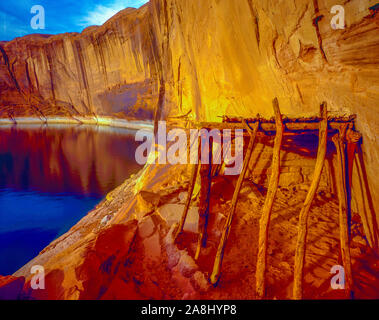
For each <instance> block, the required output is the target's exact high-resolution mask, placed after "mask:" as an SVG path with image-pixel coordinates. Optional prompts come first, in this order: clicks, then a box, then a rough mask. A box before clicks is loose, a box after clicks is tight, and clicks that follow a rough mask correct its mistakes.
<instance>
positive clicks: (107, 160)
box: [0, 125, 139, 196]
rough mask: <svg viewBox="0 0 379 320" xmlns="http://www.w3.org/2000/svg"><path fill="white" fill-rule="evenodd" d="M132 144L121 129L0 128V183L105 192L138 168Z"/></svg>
mask: <svg viewBox="0 0 379 320" xmlns="http://www.w3.org/2000/svg"><path fill="white" fill-rule="evenodd" d="M136 147H137V144H136V142H134V132H133V131H129V130H125V129H113V128H107V127H94V126H92V127H91V126H40V125H38V126H37V125H28V126H26V125H23V126H12V127H11V126H7V127H0V188H3V187H6V188H12V189H15V190H37V191H40V192H52V193H65V192H69V193H75V194H76V193H77V194H80V195H92V196H103V195H104V194H106V193H107V192H109V191H110V190H112V189H113V188H115V187H116V186H118V185H120V184H121V183H122V182H123V181H124V180H125V179H126V178H128V177H129V176H130V175H131V174H132V173H135V172H136V171H138V168H139V165H138V164H137V163H136V162H135V159H134V155H135V149H136Z"/></svg>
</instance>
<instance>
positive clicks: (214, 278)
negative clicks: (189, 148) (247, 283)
mask: <svg viewBox="0 0 379 320" xmlns="http://www.w3.org/2000/svg"><path fill="white" fill-rule="evenodd" d="M245 127H246V129H247V131H248V132H249V134H250V141H249V146H248V147H247V151H246V155H245V159H244V163H243V168H242V172H241V174H240V176H239V177H238V181H237V185H236V188H235V190H234V194H233V198H232V205H231V208H230V211H229V214H228V217H227V220H226V222H225V226H224V230H223V232H222V235H221V239H220V243H219V245H218V248H217V253H216V258H215V261H214V264H213V272H212V275H211V278H210V280H211V283H212V284H216V283H217V282H218V280H219V278H220V274H221V267H222V260H223V257H224V251H225V247H226V242H227V240H228V237H229V233H230V228H231V225H232V221H233V216H234V214H235V211H236V208H237V202H238V196H239V193H240V191H241V187H242V183H243V180H244V178H245V175H246V172H247V169H248V168H249V162H250V159H251V155H252V153H253V149H254V144H255V139H256V136H257V132H258V129H259V122H257V123H255V124H254V125H253V129H252V130H251V129H250V127H249V126H248V125H246V126H245Z"/></svg>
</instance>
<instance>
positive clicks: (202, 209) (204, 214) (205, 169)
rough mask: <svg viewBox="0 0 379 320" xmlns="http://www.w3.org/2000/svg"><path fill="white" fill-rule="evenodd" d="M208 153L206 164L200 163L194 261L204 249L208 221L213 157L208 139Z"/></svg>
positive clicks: (210, 142)
mask: <svg viewBox="0 0 379 320" xmlns="http://www.w3.org/2000/svg"><path fill="white" fill-rule="evenodd" d="M208 141H209V144H208V147H209V152H208V155H207V156H208V164H207V163H201V165H200V179H201V187H200V196H199V201H200V204H199V224H198V230H199V238H198V243H197V249H196V254H195V260H197V259H198V258H199V255H200V250H201V247H205V246H206V243H207V227H208V220H209V202H210V198H211V197H210V193H211V184H212V157H213V139H209V140H208ZM201 145H202V150H204V148H205V147H206V144H203V143H201Z"/></svg>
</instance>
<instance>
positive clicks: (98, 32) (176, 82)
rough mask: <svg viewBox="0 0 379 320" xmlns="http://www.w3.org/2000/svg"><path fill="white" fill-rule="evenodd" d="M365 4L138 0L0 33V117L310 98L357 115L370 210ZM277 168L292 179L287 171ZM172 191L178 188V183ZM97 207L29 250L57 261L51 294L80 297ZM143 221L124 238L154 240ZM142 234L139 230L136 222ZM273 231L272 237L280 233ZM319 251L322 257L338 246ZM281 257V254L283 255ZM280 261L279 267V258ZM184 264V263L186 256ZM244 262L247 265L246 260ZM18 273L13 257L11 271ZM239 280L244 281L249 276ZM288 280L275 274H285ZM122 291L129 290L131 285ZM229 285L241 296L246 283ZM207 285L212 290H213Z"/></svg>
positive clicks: (370, 84)
mask: <svg viewBox="0 0 379 320" xmlns="http://www.w3.org/2000/svg"><path fill="white" fill-rule="evenodd" d="M336 4H341V5H343V6H344V8H345V13H346V28H345V29H344V30H333V29H332V28H331V25H330V21H331V19H332V17H333V14H331V13H330V9H331V7H332V6H334V5H336ZM374 5H375V1H371V0H364V1H358V0H352V1H345V2H344V1H334V0H333V1H331V0H330V1H329V0H313V1H303V0H293V1H279V2H278V1H275V0H267V1H258V0H238V1H236V0H224V1H218V0H207V1H204V0H151V1H150V3H149V4H147V5H145V6H144V7H142V8H141V9H138V10H134V9H126V10H124V11H122V12H120V13H119V14H117V15H116V16H115V17H113V18H112V19H111V20H109V21H108V22H107V23H105V24H104V25H103V26H101V27H91V28H88V29H86V30H84V31H83V33H81V34H64V35H57V36H50V37H46V36H27V37H24V38H19V39H15V40H13V41H11V42H7V43H1V47H0V48H1V54H0V90H1V92H0V108H1V109H0V116H1V117H2V118H15V117H21V116H37V117H41V118H42V119H43V118H45V117H49V116H68V117H79V116H86V117H92V116H111V117H120V118H143V119H146V118H150V119H154V120H159V119H167V118H171V117H180V116H187V117H188V118H189V119H192V120H199V121H201V120H207V121H221V118H220V117H222V116H224V115H229V116H245V117H252V116H255V115H256V114H257V113H259V114H261V115H262V116H264V117H271V116H272V115H273V112H272V106H271V101H272V99H273V97H278V99H279V101H280V106H281V111H282V113H283V114H286V115H289V116H293V117H301V116H306V115H314V114H316V113H317V112H318V110H319V105H320V103H321V102H322V101H326V102H327V103H328V107H329V110H330V111H331V112H338V113H346V114H351V113H355V114H357V116H358V118H357V119H358V120H357V127H358V130H360V131H361V132H362V134H363V157H364V162H365V164H366V170H367V176H368V177H369V181H368V183H369V187H370V192H371V194H370V195H369V200H370V201H371V209H372V210H373V211H375V206H374V204H375V203H376V202H377V201H378V200H379V182H378V180H377V179H376V176H378V174H379V169H378V166H377V165H376V164H377V162H378V160H379V145H378V143H377V141H376V134H377V133H378V131H379V128H378V122H377V119H378V110H379V109H378V107H377V104H378V101H379V73H378V65H379V55H378V52H379V32H378V30H379V28H378V27H379V14H378V13H376V11H375V10H371V11H370V10H369V8H370V7H372V6H374ZM299 161H300V162H301V160H299ZM145 173H146V172H145ZM155 173H156V172H155ZM285 173H286V172H285ZM287 174H288V175H295V176H296V178H298V179H304V177H302V176H298V175H296V173H294V171H289V172H288V173H287ZM311 174H312V173H311V172H310V173H309V175H311ZM145 176H149V177H150V180H149V179H147V180H146V179H145V180H143V179H142V177H139V180H138V181H135V182H134V183H137V185H139V186H141V185H143V187H144V188H145V189H146V190H148V191H149V192H156V193H159V192H157V190H155V191H154V188H151V185H154V183H153V182H154V179H156V178H154V177H155V175H154V172H148V174H146V175H145ZM159 178H162V176H159ZM170 178H171V179H172V180H175V179H174V177H172V176H170ZM152 181H153V182H152ZM175 181H176V182H178V183H179V185H180V184H181V183H182V182H184V181H187V180H186V178H183V177H181V176H180V175H179V176H178V177H177V179H176V180H175ZM155 182H156V181H155ZM298 182H299V183H301V181H298ZM353 184H354V180H353ZM160 187H161V188H163V189H164V188H165V185H163V184H162V183H161V184H160ZM123 188H126V187H125V186H124V187H123ZM133 188H134V187H133ZM140 189H141V188H140ZM123 190H124V189H123ZM175 190H179V191H183V190H180V187H178V186H177V188H176V189H175ZM119 191H120V190H119ZM129 197H130V198H132V195H129ZM283 197H284V198H283V199H285V198H286V196H285V195H283ZM116 198H117V197H116ZM358 198H359V196H358ZM117 199H118V200H117V201H121V199H119V198H117ZM107 201H108V200H107ZM115 201H116V200H115ZM117 201H116V202H117ZM320 201H321V202H320V203H319V204H320V208H322V206H324V205H325V206H329V205H330V206H333V203H330V204H326V203H324V202H322V199H321V200H320ZM258 202H259V199H258ZM174 204H175V203H174ZM113 205H114V206H115V205H116V204H114V203H113ZM135 206H136V201H134V200H130V201H126V202H125V204H123V205H121V204H120V203H118V202H117V210H116V209H115V212H114V213H112V215H113V214H114V217H115V218H114V219H115V220H112V223H111V224H115V223H116V222H117V223H118V222H124V223H126V221H129V222H127V223H129V224H128V228H132V227H131V223H132V222H130V221H132V220H131V219H130V217H129V216H128V214H130V215H132V214H137V213H138V212H135V210H134V208H135ZM106 209H107V210H109V208H108V207H106V206H105V207H100V209H99V210H97V211H95V212H94V213H92V214H91V215H89V216H88V217H86V219H85V220H83V221H82V222H81V223H80V224H79V225H78V226H76V227H75V228H74V229H73V230H71V231H70V233H69V235H68V236H67V237H66V238H65V239H60V240H59V241H57V242H55V243H54V244H52V245H51V246H50V247H49V248H48V249H47V251H46V252H45V254H43V255H42V256H40V257H39V258H38V259H37V262H40V263H46V266H47V267H48V268H49V267H50V268H51V270H53V269H54V268H55V267H56V266H57V265H60V264H63V263H64V264H65V265H67V268H66V269H67V270H68V271H67V273H65V277H64V280H62V281H61V283H62V286H63V288H64V289H63V290H61V291H60V292H59V295H58V296H59V297H64V298H78V297H80V294H81V293H80V292H81V290H82V288H78V289H75V285H74V283H76V281H78V280H79V282H80V283H82V284H83V285H84V282H83V281H82V280H80V279H81V278H80V274H85V272H87V271H85V272H84V271H83V272H84V273H80V274H79V275H78V273H77V272H76V271H75V268H78V266H79V265H81V264H82V262H83V261H82V259H81V258H76V257H80V256H81V255H82V254H83V253H84V251H83V250H84V249H82V246H83V245H84V244H86V245H87V244H90V245H91V246H96V243H95V241H96V238H97V237H98V234H97V231H96V232H95V231H92V230H95V229H94V228H95V227H97V222H96V221H97V220H98V219H100V218H101V219H104V217H105V216H106V214H105V212H106ZM149 210H150V212H144V214H143V215H141V216H140V217H137V218H139V220H138V221H139V224H141V221H140V219H142V218H143V217H144V215H145V214H147V213H150V214H151V212H154V210H155V209H154V208H150V209H149ZM319 210H320V212H319V213H321V212H323V211H322V209H319ZM331 210H332V209H331ZM99 212H101V214H100V213H99ZM94 217H96V219H97V220H96V219H94ZM378 217H379V216H378V214H377V218H378ZM329 218H330V219H333V218H332V217H327V219H329ZM91 219H93V220H91ZM101 219H100V220H101ZM220 219H221V220H222V217H220ZM238 219H239V220H238V221H240V222H241V226H240V229H238V230H240V231H241V232H242V233H243V232H244V230H245V232H251V230H252V229H249V228H248V227H246V228H247V229H245V226H244V222H243V220H244V216H243V215H242V216H240V218H238ZM277 219H282V218H279V217H277ZM315 219H318V218H316V217H315ZM106 221H108V220H107V219H106ZM315 222H317V223H320V221H316V220H315ZM324 222H325V221H324ZM215 223H216V222H215ZM322 223H323V221H321V224H322ZM333 223H334V222H331V223H330V224H329V225H328V226H326V227H325V233H328V232H329V231H330V232H332V230H334V227H335V226H334V225H333ZM247 224H248V225H249V224H251V226H250V227H251V228H255V227H256V225H255V224H256V220H255V219H248V222H247ZM293 224H294V225H295V222H294V223H293ZM154 225H155V226H157V225H158V226H159V225H163V226H164V227H160V228H163V229H165V228H166V229H167V230H166V229H165V230H166V231H165V232H163V231H162V232H161V233H159V232H157V231H155V232H154V234H155V237H156V238H155V239H151V237H150V236H149V237H148V239H150V241H147V244H146V242H145V241H144V240H143V238H142V239H141V238H139V236H138V237H137V238H136V239H139V240H141V241H137V242H136V245H137V246H138V245H139V246H145V245H149V243H150V245H152V246H154V248H157V247H158V245H157V243H159V244H162V243H163V242H164V240H163V239H165V237H166V236H167V232H168V229H169V226H166V225H165V224H164V223H163V224H161V223H159V222H155V223H154ZM79 228H82V229H81V230H79ZM125 228H126V227H125ZM139 228H140V225H139V227H138V230H139ZM144 228H148V227H147V226H146V227H144ZM163 229H159V230H163ZM133 230H134V229H133ZM135 230H137V229H135ZM135 230H134V231H133V232H134V233H136V232H137V231H135ZM288 230H292V227H291V226H288V229H287V231H286V232H288ZM282 231H283V230H282ZM130 232H132V231H130ZM133 232H132V233H133ZM286 232H284V233H286ZM142 233H143V234H145V233H149V232H148V230H147V231H146V229H144V231H142ZM84 235H85V236H84ZM99 237H100V236H99ZM157 237H158V238H157ZM232 237H233V234H232ZM331 237H333V236H331ZM279 238H280V237H279ZM279 238H278V239H277V240H278V241H279V242H280V241H283V239H279ZM239 239H240V240H239ZM243 239H245V240H247V239H250V238H249V237H247V236H246V237H245V238H243V237H242V238H237V237H235V239H234V241H237V242H238V241H242V240H243ZM329 240H330V241H326V242H327V244H325V248H326V247H327V250H326V249H325V248H321V249H320V252H322V254H324V253H325V252H326V251H328V252H330V251H331V248H333V246H334V244H333V241H332V240H331V239H329ZM154 241H155V244H154ZM157 241H158V242H157ZM285 242H286V241H283V243H285ZM60 246H61V247H60ZM165 248H166V249H167V247H165ZM292 249H293V248H292ZM292 249H291V250H292ZM324 249H325V250H324ZM66 250H67V251H66ZM230 250H233V249H230ZM153 251H154V250H153ZM316 251H317V250H316ZM358 251H359V250H358V249H357V255H359V252H358ZM291 252H292V251H291ZM63 253H66V254H67V258H64V255H63ZM284 254H285V253H284ZM55 255H59V256H58V257H55ZM291 255H292V253H291ZM169 256H170V254H169ZM54 257H55V258H54ZM118 258H120V257H114V258H113V259H116V260H117V259H118ZM121 258H122V259H124V258H125V257H124V256H123V257H121ZM121 258H120V259H121ZM61 259H63V260H61ZM67 259H68V260H69V261H67ZM75 259H77V260H75ZM161 259H166V258H165V257H164V256H163V257H162V258H161ZM180 259H181V258H180V257H179V260H180ZM185 259H186V258H183V260H185ZM273 259H274V258H273ZM330 259H331V262H330V263H332V262H335V261H337V260H338V257H330ZM247 260H249V259H247ZM253 260H254V259H253ZM274 260H275V259H274ZM279 260H280V259H279ZM279 260H278V261H279ZM62 261H63V262H62ZM79 261H80V262H79ZM243 261H245V260H243V259H242V262H243ZM249 261H250V260H249ZM278 261H277V262H278ZM288 261H290V260H289V259H287V260H286V259H284V260H282V262H283V263H287V264H288V263H289V262H288ZM357 261H358V260H357ZM161 262H162V261H161ZM166 262H167V261H166ZM187 262H188V261H187ZM242 262H241V263H240V264H239V265H238V266H236V267H235V268H234V267H233V266H232V265H231V260H227V261H226V263H227V265H228V268H229V269H228V270H229V271H228V272H229V275H230V274H233V272H234V273H237V272H240V270H241V268H242V267H243V266H242ZM204 263H205V264H206V262H204ZM278 263H279V262H278ZM283 263H282V264H281V267H282V268H287V269H290V268H291V267H290V266H289V265H283ZM357 263H358V262H357ZM279 264H280V263H279ZM185 265H191V261H189V262H188V263H185ZM247 265H248V269H249V270H250V267H252V266H251V265H250V264H247ZM175 266H176V264H175ZM175 266H173V267H172V268H174V267H175ZM104 267H106V266H104ZM278 268H279V266H278ZM106 270H108V269H106ZM109 270H112V269H109ZM109 270H108V271H109ZM183 270H184V271H183ZM237 270H238V271H237ZM278 270H279V269H275V268H274V269H272V270H271V272H274V274H276V276H277V277H279V278H280V277H287V276H285V273H282V272H279V271H278ZM192 271H194V270H192V269H191V273H189V274H188V273H186V271H185V268H184V269H183V268H182V269H181V270H179V271H178V272H177V273H175V272H176V271H174V274H175V276H176V277H177V278H178V279H179V280H178V281H179V282H180V283H182V288H187V289H184V290H183V292H176V291H175V290H176V289H173V288H171V289H170V288H166V289H167V292H169V293H167V297H175V298H180V297H182V296H183V295H184V296H185V295H186V294H188V295H191V294H192V289H191V288H190V285H191V286H192V287H193V285H192V284H193V283H195V285H194V286H195V287H196V286H197V285H198V283H197V282H196V281H195V282H194V277H195V276H194V275H195V274H196V279H198V280H199V281H200V283H202V281H201V279H202V277H203V276H204V275H203V274H201V273H195V272H192ZM27 272H28V270H27V268H25V269H24V270H21V271H20V272H19V274H20V275H21V274H22V275H26V274H27ZM75 272H76V273H75ZM326 272H327V270H323V271H322V270H318V271H316V270H315V271H314V274H316V277H311V276H309V277H310V278H309V279H308V280H309V283H311V284H312V285H317V286H319V287H320V286H323V285H325V283H323V282H322V281H321V280H320V279H318V280H317V273H319V274H325V273H326ZM289 273H290V271H288V277H287V278H288V279H290V276H289ZM183 274H184V276H183ZM182 277H184V278H182ZM226 277H228V276H226ZM368 277H369V276H368ZM287 278H286V279H287ZM112 279H113V278H112ZM183 279H184V280H183ZM227 279H228V278H227ZM231 279H234V278H233V275H232V276H231ZM246 279H247V280H246V281H247V283H250V282H249V281H248V279H249V276H246ZM288 279H287V280H286V281H290V280H288ZM315 279H316V280H315ZM104 281H105V280H104ZM107 281H108V280H107ZM117 281H118V280H117ZM144 282H145V280H141V279H138V277H137V278H136V279H134V278H133V282H131V283H132V285H133V286H135V284H136V283H137V284H138V283H140V284H141V283H144ZM146 282H148V283H149V284H150V283H153V284H154V282H156V281H155V280H154V279H151V278H149V279H148V280H146ZM133 283H134V284H133ZM183 283H184V284H183ZM196 283H197V284H196ZM128 285H129V284H128ZM312 285H310V287H309V290H311V289H312ZM272 286H274V287H275V286H276V284H274V283H272ZM179 287H180V285H179ZM137 288H139V287H138V286H137ZM283 288H286V287H285V286H284V287H283ZM250 289H251V288H250ZM133 290H134V289H133ZM133 290H132V291H130V292H135V290H134V291H133ZM136 290H137V289H136ZM230 290H231V291H230V292H232V291H233V290H234V289H232V288H231V289H230ZM283 290H284V289H283ZM285 290H287V289H285ZM137 291H138V290H137ZM248 291H249V290H248ZM230 292H229V293H230ZM249 292H250V291H249ZM272 292H276V291H275V290H273V291H272ZM161 294H162V293H156V295H154V297H162V295H161ZM188 295H187V297H188ZM241 295H242V296H243V297H244V298H246V297H250V296H249V293H246V295H243V293H241ZM326 295H327V294H326ZM213 296H214V297H224V296H223V293H222V292H219V291H217V290H216V291H215V293H213ZM280 296H282V297H284V296H286V292H280ZM91 297H93V298H96V297H98V296H96V297H95V296H91ZM105 297H106V296H105ZM144 297H148V295H147V296H144ZM163 297H165V296H163ZM208 297H210V296H209V295H208ZM228 297H230V296H228ZM232 297H234V298H236V297H237V295H234V296H233V295H232ZM273 297H274V296H273Z"/></svg>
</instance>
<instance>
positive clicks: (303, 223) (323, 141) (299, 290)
mask: <svg viewBox="0 0 379 320" xmlns="http://www.w3.org/2000/svg"><path fill="white" fill-rule="evenodd" d="M321 116H322V118H323V120H322V121H321V122H320V129H319V130H320V131H319V146H318V153H317V160H316V166H315V171H314V174H313V180H312V183H311V186H310V188H309V191H308V194H307V197H306V199H305V201H304V204H303V207H302V209H301V211H300V216H299V226H298V237H297V245H296V254H295V268H294V285H293V298H294V299H296V300H300V299H302V298H303V270H304V263H305V249H306V241H307V233H308V216H309V210H310V208H311V205H312V202H313V200H314V197H315V194H316V191H317V189H318V186H319V184H320V179H321V174H322V170H323V167H324V162H325V157H326V148H327V141H328V117H327V108H326V104H325V103H324V104H323V105H322V106H321Z"/></svg>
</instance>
